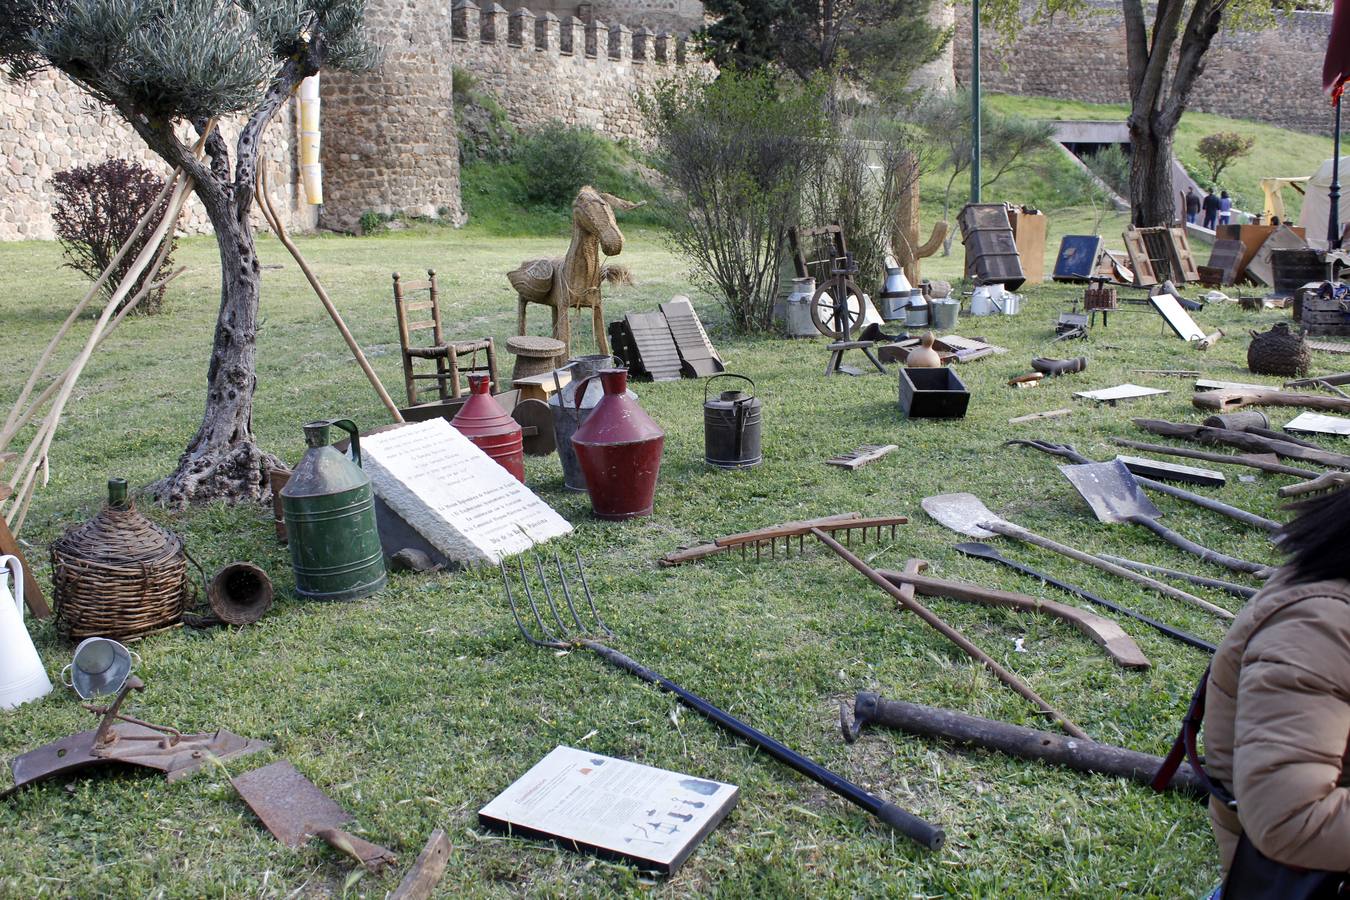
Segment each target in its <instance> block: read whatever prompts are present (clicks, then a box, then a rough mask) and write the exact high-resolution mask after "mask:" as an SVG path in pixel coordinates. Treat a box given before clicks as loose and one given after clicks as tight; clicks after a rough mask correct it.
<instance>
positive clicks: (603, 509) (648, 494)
mask: <svg viewBox="0 0 1350 900" xmlns="http://www.w3.org/2000/svg"><path fill="white" fill-rule="evenodd" d="M594 378H599V379H600V383H601V384H602V385H603V386H604V390H605V394H604V396H603V397H601V398H600V402H599V403H597V404H596V406H595V409H594V410H592V411H591V414H590V416H589V417H587V419H586V421H585V422H583V423H582V424H581V427H580V428H578V429H577V433H576V434H575V435H573V436H572V447H573V448H574V449H575V450H576V452H577V459H578V460H579V461H580V463H581V470H582V472H583V473H585V476H586V490H587V491H588V492H589V493H590V495H591V508H592V509H593V510H594V512H595V515H596V517H597V518H600V519H632V518H636V517H638V516H649V515H651V514H652V500H653V498H655V496H656V476H657V474H658V473H659V472H660V470H661V450H662V448H663V447H664V446H665V443H666V433H665V432H664V431H662V430H661V426H659V425H657V424H656V423H655V422H654V421H652V418H651V416H649V415H647V413H646V411H644V410H643V408H642V407H641V406H640V405H639V404H638V402H637V400H636V399H634V398H632V397H630V396H629V394H628V370H627V369H605V370H604V371H602V372H600V374H599V375H592V376H591V377H590V378H587V379H586V380H585V381H583V382H581V384H579V385H578V386H577V392H576V394H575V395H574V396H573V399H572V403H573V405H574V406H575V407H579V406H580V405H581V400H582V398H583V397H584V396H585V393H586V383H587V382H589V381H591V380H592V379H594Z"/></svg>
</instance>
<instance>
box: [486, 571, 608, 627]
mask: <svg viewBox="0 0 1350 900" xmlns="http://www.w3.org/2000/svg"><path fill="white" fill-rule="evenodd" d="M573 553H574V556H575V557H576V563H577V579H578V581H580V583H581V590H582V593H583V594H584V596H585V598H586V606H587V607H589V608H590V613H591V618H593V619H594V620H595V626H594V627H592V626H590V625H588V624H586V623H584V622H582V616H581V615H580V614H578V612H577V604H576V601H575V600H574V599H573V592H574V591H573V586H572V584H571V582H569V581H568V578H567V571H566V569H564V567H563V562H562V558H561V557H560V556H558V553H557V551H554V553H553V565H552V566H549V567H548V568H549V569H554V570H556V571H557V573H558V580H557V587H558V591H559V593H561V595H562V599H563V601H564V602H565V604H566V611H567V618H564V616H563V614H562V611H561V609H560V605H559V602H558V601H557V600H555V599H554V595H553V590H552V588H550V587H549V576H548V574H547V573H546V572H545V565H544V562H543V560H542V559H541V558H540V556H539V553H538V551H531V553H530V555H531V557H532V558H533V561H534V567H533V568H534V572H535V575H536V576H537V583H538V585H539V589H540V593H541V594H542V595H543V600H544V603H545V605H546V606H547V607H548V611H549V614H550V615H551V617H552V619H553V621H554V622H555V623H556V624H557V626H558V630H557V631H556V632H555V631H553V629H552V627H551V626H550V625H549V624H548V622H547V621H546V619H545V616H544V615H543V613H541V612H540V610H539V601H538V600H536V599H535V595H534V591H533V590H532V589H531V588H530V574H529V572H528V571H527V570H526V566H525V554H523V553H522V554H521V555H520V556H518V557H517V558H516V566H517V568H518V569H519V572H520V584H521V593H522V594H523V595H524V603H526V604H528V605H529V607H530V613H531V614H532V616H533V618H534V624H535V626H536V627H537V628H538V629H539V630H538V632H533V631H531V630H530V627H529V626H528V625H527V624H526V622H525V620H524V619H522V618H521V611H520V607H521V605H522V604H520V603H517V602H516V596H515V594H514V593H512V591H511V576H510V573H509V572H508V571H507V567H506V562H505V561H503V562H500V563H498V564H497V565H498V567H499V568H500V569H501V573H502V584H503V585H504V586H505V588H506V599H507V601H508V602H509V603H510V604H511V615H512V617H514V618H515V620H516V627H517V628H519V629H520V633H521V634H522V635H523V636H524V637H525V640H527V641H529V642H530V643H531V644H535V645H536V646H539V647H552V648H554V649H557V650H571V649H574V648H577V647H583V646H586V645H587V643H588V641H589V638H588V637H587V633H588V632H598V633H600V634H603V635H605V636H606V637H613V635H614V632H612V631H610V629H609V626H608V625H606V624H605V620H604V619H602V618H600V612H599V610H597V609H596V608H595V597H594V596H592V594H591V586H590V583H589V582H588V581H587V580H586V569H585V567H584V566H583V565H582V563H581V554H580V553H578V552H576V551H573ZM567 619H571V624H570V625H569V624H568V622H567Z"/></svg>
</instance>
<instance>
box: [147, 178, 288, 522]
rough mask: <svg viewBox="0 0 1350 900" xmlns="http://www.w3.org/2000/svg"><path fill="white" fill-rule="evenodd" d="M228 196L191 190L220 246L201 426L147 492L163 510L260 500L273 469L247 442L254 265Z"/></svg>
mask: <svg viewBox="0 0 1350 900" xmlns="http://www.w3.org/2000/svg"><path fill="white" fill-rule="evenodd" d="M232 193H233V192H231V191H228V190H227V191H224V192H218V191H211V190H205V191H198V197H199V198H200V199H201V200H202V203H203V205H205V206H206V212H207V215H208V216H209V217H210V219H211V226H212V228H213V229H214V230H215V234H216V242H217V246H218V247H219V249H220V313H219V316H218V317H217V319H216V334H215V341H214V342H213V344H212V346H211V364H210V367H209V368H208V370H207V374H206V385H207V386H206V409H205V411H204V413H203V414H202V423H201V426H200V427H199V428H198V429H197V434H196V436H194V437H193V438H192V441H191V442H190V443H189V444H188V446H187V449H186V450H184V451H183V454H182V456H180V457H179V460H178V468H177V470H176V471H175V472H174V473H173V474H172V475H170V476H168V477H167V478H165V479H163V480H162V481H160V482H157V483H156V484H155V485H154V486H153V487H152V488H151V492H152V493H153V495H154V496H155V498H156V499H158V500H159V501H160V502H161V503H165V504H168V505H171V506H183V505H186V504H188V503H195V502H202V501H206V500H215V499H223V500H230V501H239V500H260V499H263V498H264V497H266V495H267V492H268V478H267V469H268V468H269V467H270V466H274V465H277V464H278V462H277V459H276V457H274V456H272V455H271V454H269V453H265V452H263V451H262V450H261V449H260V448H259V447H258V444H257V442H256V440H255V439H254V437H253V392H254V389H255V388H256V386H257V381H258V378H257V375H256V368H255V365H254V357H255V355H256V349H257V326H258V299H259V286H260V278H259V265H258V257H257V254H256V251H255V248H254V243H253V231H252V228H251V226H250V224H249V221H248V210H247V209H243V210H241V209H239V208H238V203H237V201H235V200H234V199H233V197H232V196H231V194H232ZM248 196H249V199H250V200H251V199H252V194H251V193H250V194H249V195H248Z"/></svg>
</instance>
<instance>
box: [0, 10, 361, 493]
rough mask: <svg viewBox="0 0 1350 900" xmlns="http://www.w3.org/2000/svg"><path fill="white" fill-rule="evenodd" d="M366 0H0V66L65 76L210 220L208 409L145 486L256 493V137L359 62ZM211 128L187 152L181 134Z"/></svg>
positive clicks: (263, 462) (261, 485)
mask: <svg viewBox="0 0 1350 900" xmlns="http://www.w3.org/2000/svg"><path fill="white" fill-rule="evenodd" d="M365 5H366V4H365V0H0V71H3V72H4V74H6V75H7V76H8V77H10V78H11V79H14V80H16V81H24V80H27V79H30V78H32V77H33V76H34V75H36V74H38V73H39V72H42V71H44V70H46V69H56V70H58V71H60V72H63V73H64V74H65V75H66V76H68V77H69V78H70V79H71V80H72V81H74V82H75V84H77V85H79V87H80V88H81V89H83V90H84V91H85V92H86V93H87V94H89V95H90V96H91V97H92V98H94V99H95V100H96V101H98V102H99V103H101V104H103V105H105V106H107V107H109V108H111V109H113V110H115V111H116V112H117V113H118V114H119V115H120V116H121V117H122V118H123V119H125V120H126V121H127V123H128V124H129V125H130V126H131V127H132V128H133V129H135V131H136V133H137V134H138V135H140V136H141V138H142V139H143V140H144V141H145V142H146V144H147V145H149V147H150V149H152V150H153V151H155V153H157V154H159V155H160V156H161V157H163V159H164V160H165V161H166V162H167V163H169V165H171V166H175V167H181V168H182V169H183V170H184V171H185V172H186V173H187V174H188V175H189V176H191V178H192V179H193V182H194V192H195V193H196V195H197V198H198V199H199V200H200V201H201V203H202V206H203V207H204V208H205V210H206V214H207V217H208V218H209V219H210V221H211V226H212V228H213V229H214V230H215V236H216V244H217V246H218V248H219V253H220V312H219V315H218V317H217V320H216V330H215V341H214V344H213V346H212V349H211V362H210V366H209V368H208V370H207V378H206V380H207V390H206V409H205V412H204V414H203V416H202V422H201V426H200V427H199V428H198V430H197V433H196V435H195V436H194V437H193V438H192V440H191V442H189V443H188V445H187V449H186V450H185V451H184V452H183V454H182V456H181V457H180V459H179V462H178V468H177V470H176V471H174V472H173V474H171V475H169V476H168V477H167V478H165V479H164V480H163V481H161V482H159V483H158V484H157V485H156V486H155V493H156V495H157V496H158V497H159V499H161V500H162V501H164V502H167V503H171V504H174V505H183V504H186V503H191V502H197V501H204V500H211V499H225V500H244V499H258V498H261V497H262V496H264V495H265V493H266V490H267V487H266V486H267V479H266V472H265V468H266V466H267V465H268V463H269V462H270V461H271V457H270V456H269V455H268V454H266V453H264V452H263V451H262V450H261V448H259V447H258V445H257V442H256V440H255V439H254V436H253V393H254V389H255V387H256V384H257V374H256V368H255V360H254V357H255V351H256V343H257V340H256V339H257V327H258V299H259V285H260V279H259V271H260V268H259V264H258V258H257V255H256V253H255V251H254V242H253V231H252V228H251V226H250V224H249V211H250V209H251V208H252V206H253V202H254V179H255V175H256V173H257V167H258V154H259V150H260V145H261V138H262V134H263V132H264V130H265V129H266V128H267V125H268V123H269V122H271V121H272V118H273V117H274V116H275V115H276V113H277V111H278V110H279V109H281V107H282V106H283V105H284V104H285V102H286V100H287V99H288V98H289V97H290V96H291V93H292V91H293V90H294V89H295V87H296V86H297V85H298V84H299V83H300V82H301V80H303V79H304V78H306V77H308V76H310V75H314V74H316V73H317V72H318V71H319V70H320V69H321V68H323V67H332V68H337V69H345V70H348V71H361V70H364V69H366V68H369V67H370V66H372V65H374V63H375V61H376V58H377V53H376V48H375V47H374V46H373V44H372V43H371V42H370V41H369V39H368V38H367V35H366V33H365V31H364V28H363V23H364V17H365ZM224 117H238V119H239V125H238V134H237V137H236V138H235V140H234V147H233V158H232V153H231V149H232V148H231V147H230V145H229V143H228V142H227V141H226V139H225V137H224V136H223V135H222V134H221V132H220V130H219V129H216V130H212V131H211V132H210V135H209V137H208V138H207V139H206V144H205V150H206V159H205V160H199V159H198V158H197V157H196V156H195V155H194V154H193V152H192V149H191V143H192V142H191V141H190V140H189V139H188V138H187V137H186V134H185V132H186V129H187V127H188V126H190V127H191V128H192V129H194V130H195V131H196V132H197V134H198V135H200V134H203V133H205V132H206V131H207V130H208V129H207V126H208V123H209V122H211V121H212V120H214V119H221V118H224Z"/></svg>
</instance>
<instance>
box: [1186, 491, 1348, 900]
mask: <svg viewBox="0 0 1350 900" xmlns="http://www.w3.org/2000/svg"><path fill="white" fill-rule="evenodd" d="M1296 508H1297V509H1299V510H1300V511H1301V514H1300V515H1299V516H1298V517H1297V518H1296V519H1294V520H1293V521H1292V522H1290V523H1289V524H1288V525H1287V526H1285V528H1284V529H1283V530H1282V531H1281V532H1280V533H1279V535H1278V537H1277V538H1276V540H1277V542H1278V543H1279V544H1280V547H1281V549H1283V550H1284V551H1285V552H1286V553H1287V554H1288V556H1289V559H1288V562H1287V564H1286V565H1285V566H1284V567H1283V568H1282V569H1281V570H1280V571H1279V572H1278V573H1277V574H1276V576H1275V577H1274V578H1272V579H1271V580H1270V581H1269V582H1268V583H1267V585H1266V586H1265V587H1264V588H1262V590H1261V591H1260V592H1259V593H1258V594H1257V595H1256V596H1255V597H1253V598H1252V600H1251V601H1250V602H1249V603H1248V604H1247V607H1246V608H1245V609H1244V610H1242V612H1241V613H1240V614H1239V615H1238V617H1237V619H1236V620H1235V621H1234V622H1233V625H1232V628H1231V629H1230V630H1229V632H1228V634H1227V636H1226V637H1224V639H1223V642H1222V643H1221V644H1220V645H1219V650H1218V652H1217V653H1216V654H1215V656H1214V661H1213V664H1212V666H1211V669H1210V675H1209V684H1208V697H1207V700H1206V710H1205V719H1204V751H1205V761H1204V764H1205V769H1206V771H1207V772H1208V774H1209V777H1210V778H1211V779H1212V780H1214V781H1215V782H1217V783H1219V784H1221V785H1222V786H1223V787H1225V788H1226V789H1227V790H1228V791H1229V792H1231V794H1232V795H1233V797H1234V798H1235V799H1236V804H1235V805H1236V809H1232V808H1229V807H1228V806H1227V805H1225V804H1224V803H1222V802H1220V801H1219V799H1217V798H1214V797H1211V799H1210V803H1209V813H1210V822H1211V825H1212V827H1213V829H1214V836H1215V838H1216V840H1217V841H1218V844H1219V851H1220V854H1221V857H1222V863H1223V869H1224V872H1225V874H1227V872H1228V871H1229V868H1230V867H1231V866H1232V865H1233V858H1234V853H1235V852H1236V850H1237V847H1238V841H1239V838H1240V837H1241V836H1242V835H1243V834H1244V833H1245V835H1246V837H1247V839H1248V841H1249V842H1250V844H1251V845H1252V846H1253V847H1255V848H1256V850H1258V851H1260V854H1261V855H1263V856H1264V857H1266V858H1267V859H1268V860H1272V861H1274V862H1275V863H1281V864H1284V865H1285V866H1294V867H1298V868H1300V869H1315V870H1323V871H1330V872H1350V791H1348V790H1347V787H1346V785H1347V783H1348V782H1350V778H1347V772H1346V758H1347V749H1348V748H1347V743H1348V742H1350V488H1342V489H1340V490H1339V491H1337V492H1335V493H1333V494H1329V495H1326V496H1323V497H1319V498H1316V499H1314V500H1312V501H1307V502H1304V503H1302V504H1299V506H1297V507H1296ZM1228 893H1229V889H1228V888H1227V887H1226V888H1225V894H1226V895H1227V894H1228Z"/></svg>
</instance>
